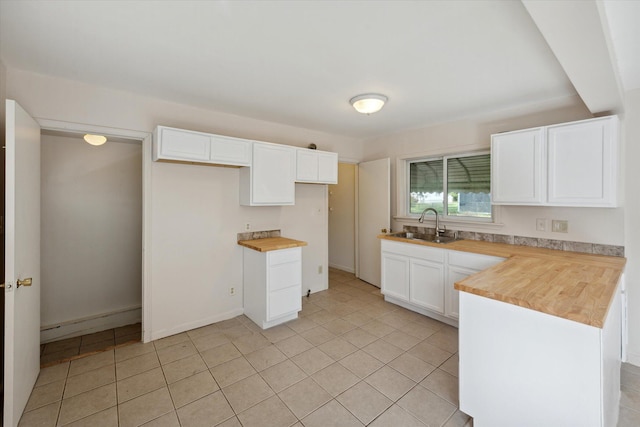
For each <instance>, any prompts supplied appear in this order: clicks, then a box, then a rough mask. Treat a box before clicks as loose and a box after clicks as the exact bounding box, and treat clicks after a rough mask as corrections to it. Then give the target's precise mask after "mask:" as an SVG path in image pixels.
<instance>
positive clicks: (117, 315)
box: [40, 306, 142, 344]
mask: <svg viewBox="0 0 640 427" xmlns="http://www.w3.org/2000/svg"><path fill="white" fill-rule="evenodd" d="M140 320H142V314H141V306H135V307H130V308H124V309H121V310H114V311H112V312H109V313H101V314H96V315H94V316H88V317H83V318H81V319H73V320H68V321H66V322H62V323H58V324H55V325H47V326H42V327H41V328H40V342H41V343H42V344H44V343H48V342H51V341H57V340H60V339H65V338H73V337H79V336H81V335H86V334H91V333H93V332H100V331H104V330H107V329H113V328H118V327H120V326H126V325H131V324H133V323H138V322H140Z"/></svg>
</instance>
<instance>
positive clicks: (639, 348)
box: [623, 89, 640, 366]
mask: <svg viewBox="0 0 640 427" xmlns="http://www.w3.org/2000/svg"><path fill="white" fill-rule="evenodd" d="M625 98H626V99H625V118H624V121H623V124H624V133H625V135H624V138H625V141H626V143H625V150H626V152H625V157H624V158H625V160H626V170H625V171H626V185H625V189H626V195H625V203H626V205H625V243H624V245H625V255H626V257H627V265H626V268H625V282H626V286H627V298H628V301H627V313H628V339H629V346H628V349H627V357H628V359H629V361H630V362H631V363H633V364H634V365H637V366H640V227H639V226H638V220H639V219H640V192H639V191H638V182H640V169H639V168H638V159H640V89H636V90H634V91H631V92H627V93H626V97H625Z"/></svg>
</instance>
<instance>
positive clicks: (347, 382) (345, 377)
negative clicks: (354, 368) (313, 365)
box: [312, 363, 360, 397]
mask: <svg viewBox="0 0 640 427" xmlns="http://www.w3.org/2000/svg"><path fill="white" fill-rule="evenodd" d="M312 378H313V380H314V381H315V382H317V383H318V384H319V385H320V386H321V387H322V388H324V389H325V390H326V391H327V392H328V393H329V394H330V395H331V396H333V397H336V396H338V395H339V394H340V393H342V392H343V391H345V390H347V389H348V388H350V387H352V386H354V385H355V384H356V383H357V382H358V381H360V379H359V378H358V377H357V376H356V375H355V374H353V373H351V371H349V370H348V369H347V368H345V367H344V366H342V365H341V364H339V363H334V364H332V365H329V366H327V367H326V368H324V369H322V370H320V371H318V372H316V373H315V374H313V375H312Z"/></svg>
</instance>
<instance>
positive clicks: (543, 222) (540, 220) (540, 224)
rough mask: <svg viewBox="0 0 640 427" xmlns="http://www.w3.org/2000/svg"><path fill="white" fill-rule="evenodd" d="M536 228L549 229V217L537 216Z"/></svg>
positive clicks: (539, 229)
mask: <svg viewBox="0 0 640 427" xmlns="http://www.w3.org/2000/svg"><path fill="white" fill-rule="evenodd" d="M536 230H537V231H547V219H546V218H537V219H536Z"/></svg>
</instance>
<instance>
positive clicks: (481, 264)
mask: <svg viewBox="0 0 640 427" xmlns="http://www.w3.org/2000/svg"><path fill="white" fill-rule="evenodd" d="M502 261H504V258H500V257H497V256H490V255H481V254H472V253H469V252H460V251H449V265H457V266H459V267H465V268H471V269H474V270H478V271H481V270H484V269H486V268H489V267H493V266H494V265H496V264H499V263H501V262H502Z"/></svg>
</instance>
